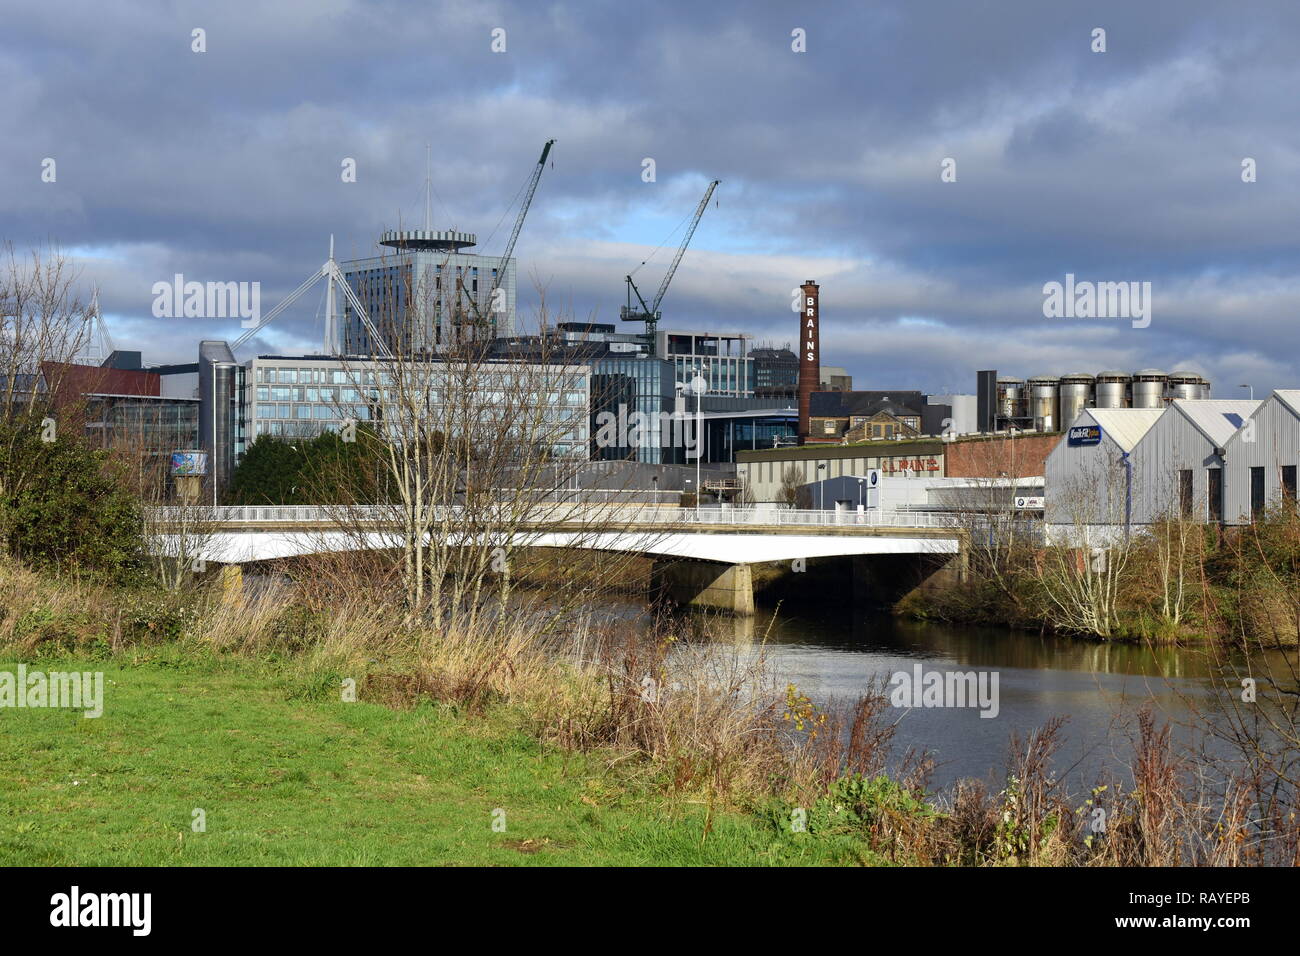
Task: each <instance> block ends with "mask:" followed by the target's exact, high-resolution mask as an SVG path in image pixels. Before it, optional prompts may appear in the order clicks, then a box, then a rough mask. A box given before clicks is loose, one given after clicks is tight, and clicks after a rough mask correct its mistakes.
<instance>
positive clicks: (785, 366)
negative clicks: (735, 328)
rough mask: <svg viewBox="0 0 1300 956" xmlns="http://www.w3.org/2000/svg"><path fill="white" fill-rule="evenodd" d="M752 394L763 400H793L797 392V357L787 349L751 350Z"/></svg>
mask: <svg viewBox="0 0 1300 956" xmlns="http://www.w3.org/2000/svg"><path fill="white" fill-rule="evenodd" d="M749 356H750V358H752V359H753V360H754V394H755V395H756V396H759V397H763V398H791V399H793V398H795V397H796V396H797V394H798V390H799V356H797V355H795V354H794V352H793V351H792V350H791V349H789V348H781V349H772V348H761V349H752V350H751V351H750V353H749Z"/></svg>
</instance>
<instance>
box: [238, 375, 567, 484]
mask: <svg viewBox="0 0 1300 956" xmlns="http://www.w3.org/2000/svg"><path fill="white" fill-rule="evenodd" d="M245 369H246V371H245V386H244V401H243V404H244V407H245V409H246V416H247V421H248V430H249V434H250V435H252V436H254V437H256V436H258V435H272V436H275V437H277V438H314V437H315V436H316V435H319V434H321V432H323V431H337V430H339V429H340V428H341V427H342V426H343V425H344V423H345V422H347V421H348V420H352V421H354V422H358V423H361V422H372V423H375V424H376V426H377V427H378V428H380V429H381V430H383V422H384V421H386V420H388V421H398V420H399V414H400V413H399V411H398V405H397V402H398V401H399V388H398V384H399V383H397V382H395V380H394V375H395V374H400V375H402V376H403V377H404V380H405V382H406V390H407V395H410V394H411V391H412V388H414V390H415V393H416V394H418V395H419V396H420V402H421V404H424V403H425V402H426V401H427V404H428V406H429V413H430V414H431V415H433V416H435V417H436V416H438V415H439V414H440V413H441V412H442V411H443V410H445V408H446V403H447V402H448V401H449V400H450V401H451V402H452V403H454V404H456V405H457V406H458V407H461V406H463V404H464V403H465V397H464V396H462V395H459V394H457V393H456V392H455V390H456V389H460V388H464V387H466V386H464V385H463V384H462V381H463V380H462V379H461V378H460V377H459V375H460V373H461V372H463V366H460V365H456V364H454V363H447V362H442V361H438V360H431V361H428V362H425V363H419V364H418V365H415V366H413V365H412V363H406V364H405V365H404V371H402V372H400V373H395V372H394V371H393V370H392V369H390V368H385V363H383V362H377V361H373V360H370V359H356V360H351V361H347V360H342V359H337V358H333V357H328V358H327V357H321V356H304V357H292V356H259V357H258V358H256V359H253V360H252V361H250V362H248V363H247V365H246V366H245ZM424 375H427V380H426V379H424V378H423V376H424ZM469 375H470V376H472V378H473V383H472V386H470V387H472V388H473V390H474V392H475V393H476V394H477V395H478V396H480V397H481V399H482V402H483V403H484V406H485V407H487V408H488V409H491V408H492V407H493V406H498V407H502V408H510V409H511V410H517V409H518V408H519V407H521V404H520V403H525V402H527V403H534V404H536V406H537V407H539V408H541V409H542V411H543V413H544V416H545V417H544V418H543V419H542V420H541V421H542V422H543V424H541V425H540V426H538V427H536V428H535V429H533V434H544V435H545V436H546V437H547V439H548V440H549V441H553V442H554V444H553V445H552V446H551V448H550V449H549V451H550V452H551V453H552V454H554V455H556V456H561V457H566V458H573V457H580V458H584V459H585V458H586V457H587V456H588V439H589V434H588V414H587V410H588V404H589V401H590V389H591V381H590V378H591V373H590V370H589V369H588V368H587V367H585V366H581V365H563V366H561V365H520V364H517V363H508V362H500V363H497V362H493V363H487V364H485V365H483V366H481V367H477V368H474V369H473V370H472V371H471V372H470V373H469ZM453 395H455V397H452V396H453ZM478 420H479V421H482V422H484V423H485V428H486V427H487V426H488V425H489V424H490V421H491V416H490V415H483V416H481V417H479V418H478ZM390 431H391V432H392V434H393V437H400V434H401V433H400V430H399V429H398V427H397V426H393V427H392V428H391V429H390ZM483 437H484V440H485V441H488V440H493V439H494V438H495V437H497V436H496V434H495V433H493V434H485V435H484V436H483Z"/></svg>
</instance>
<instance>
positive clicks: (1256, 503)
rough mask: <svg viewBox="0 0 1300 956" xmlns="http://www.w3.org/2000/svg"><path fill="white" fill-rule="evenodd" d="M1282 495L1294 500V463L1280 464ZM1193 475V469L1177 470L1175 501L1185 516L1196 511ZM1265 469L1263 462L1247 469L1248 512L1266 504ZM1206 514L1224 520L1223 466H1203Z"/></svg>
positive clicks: (1253, 515)
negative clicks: (1248, 480) (1176, 495)
mask: <svg viewBox="0 0 1300 956" xmlns="http://www.w3.org/2000/svg"><path fill="white" fill-rule="evenodd" d="M1280 477H1281V479H1282V496H1283V498H1285V499H1286V500H1287V501H1295V500H1296V466H1295V465H1283V466H1282V472H1281V476H1280ZM1193 481H1194V476H1193V473H1192V469H1190V468H1184V469H1181V470H1179V472H1178V503H1179V508H1180V510H1181V511H1182V514H1183V517H1184V518H1191V517H1193V516H1194V514H1195V511H1196V505H1195V491H1194V490H1193V488H1194V486H1193ZM1265 487H1266V485H1265V472H1264V468H1263V466H1256V467H1253V468H1251V469H1250V514H1251V516H1252V517H1256V516H1258V515H1259V514H1260V513H1261V512H1262V511H1263V510H1264V508H1265V506H1266V504H1267V501H1268V499H1267V496H1266V494H1265ZM1205 490H1206V499H1207V500H1206V514H1207V515H1208V516H1209V520H1210V521H1222V520H1223V469H1222V468H1207V469H1205Z"/></svg>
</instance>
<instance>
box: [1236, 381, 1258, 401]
mask: <svg viewBox="0 0 1300 956" xmlns="http://www.w3.org/2000/svg"><path fill="white" fill-rule="evenodd" d="M1237 387H1238V388H1248V389H1250V400H1251V401H1252V402H1253V401H1254V400H1255V386H1254V385H1238V386H1237Z"/></svg>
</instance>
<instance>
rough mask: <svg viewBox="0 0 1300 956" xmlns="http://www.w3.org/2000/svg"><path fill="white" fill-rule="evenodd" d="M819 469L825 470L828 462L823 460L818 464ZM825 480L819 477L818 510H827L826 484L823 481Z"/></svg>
mask: <svg viewBox="0 0 1300 956" xmlns="http://www.w3.org/2000/svg"><path fill="white" fill-rule="evenodd" d="M817 470H818V471H825V470H826V462H822V463H821V464H820V465H818V466H817ZM823 480H824V479H822V478H818V479H817V510H818V511H825V510H826V486H825V485H824V484H823V483H822V482H823Z"/></svg>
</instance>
